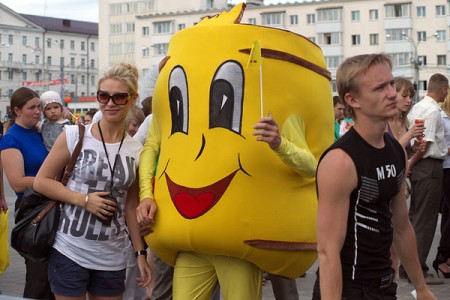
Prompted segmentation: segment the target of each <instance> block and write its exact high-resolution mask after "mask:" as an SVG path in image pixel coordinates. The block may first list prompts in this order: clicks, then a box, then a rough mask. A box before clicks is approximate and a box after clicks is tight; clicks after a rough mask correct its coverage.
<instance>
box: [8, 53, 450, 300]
mask: <svg viewBox="0 0 450 300" xmlns="http://www.w3.org/2000/svg"><path fill="white" fill-rule="evenodd" d="M336 83H337V87H338V92H339V95H336V96H335V97H334V99H333V105H334V112H335V126H334V139H335V142H334V143H333V144H332V145H330V148H329V149H327V150H326V151H325V152H324V154H323V155H322V157H321V159H320V161H319V162H317V173H316V185H317V198H318V213H317V239H318V243H317V251H318V256H319V270H318V271H317V274H318V276H317V282H316V284H315V288H314V295H312V297H313V299H341V298H342V299H395V297H396V296H395V295H396V287H397V285H396V281H397V278H398V276H399V277H400V278H404V279H407V280H409V281H410V282H411V283H412V284H413V285H414V287H415V289H416V291H417V299H436V298H435V296H434V295H433V294H432V293H431V292H430V290H429V288H428V287H427V285H430V284H442V283H443V282H444V281H443V280H442V279H441V278H440V276H441V275H443V277H445V278H450V159H449V156H448V153H449V150H450V95H449V93H448V91H449V81H448V79H447V77H446V76H444V75H442V74H434V75H433V76H431V78H430V80H429V82H428V90H427V95H426V96H425V97H424V98H423V99H421V100H420V101H419V102H417V103H414V101H413V99H414V96H415V93H416V91H415V90H414V86H413V84H412V83H411V82H410V81H409V80H407V79H405V78H394V77H393V75H392V62H391V60H390V58H389V57H388V56H386V55H384V54H370V55H359V56H354V57H350V58H348V59H346V60H345V61H344V62H343V63H342V64H341V65H340V66H339V68H338V71H337V74H336ZM97 101H98V104H99V110H98V111H96V110H91V111H89V112H88V113H86V115H85V116H84V117H83V119H82V120H81V119H79V120H76V121H75V122H72V121H69V120H68V119H66V118H65V117H64V104H63V102H62V101H61V97H60V95H58V94H57V93H56V92H52V91H48V92H45V93H43V94H42V95H40V96H39V95H38V94H36V93H35V92H34V91H33V90H31V89H29V88H25V87H21V88H19V89H17V90H16V91H15V92H14V93H13V94H12V97H11V103H10V106H11V116H12V120H11V124H8V126H7V128H6V130H5V134H4V135H3V137H2V138H1V140H0V151H1V161H0V162H1V168H0V171H1V172H3V171H4V172H5V174H6V177H7V179H8V182H9V184H10V186H11V187H12V189H13V190H14V192H15V194H16V197H17V200H16V201H15V209H17V207H19V205H20V202H21V199H22V196H23V193H24V191H25V189H27V188H34V189H35V190H36V191H38V192H40V193H42V194H45V195H46V196H48V197H50V198H52V199H58V200H59V201H60V202H61V209H62V217H61V220H60V226H59V229H58V232H57V235H56V238H55V243H54V246H53V248H54V249H53V251H52V253H51V255H50V258H49V260H48V262H45V263H36V262H33V261H30V260H28V259H25V265H26V282H25V287H24V293H23V296H24V297H25V298H33V299H55V297H56V299H85V298H86V295H88V297H89V298H90V299H94V300H95V299H122V297H123V298H125V299H147V298H150V297H151V299H172V294H173V293H174V292H173V286H172V284H173V285H176V286H177V291H176V295H175V298H176V299H183V294H184V293H185V292H186V291H185V290H183V289H192V284H196V281H192V284H191V285H188V284H186V277H183V276H180V273H178V275H174V269H173V267H172V266H170V265H168V264H166V263H165V262H164V261H162V260H161V259H160V258H159V257H157V256H154V255H152V253H151V251H147V250H151V249H148V248H147V246H146V245H145V242H144V240H143V236H144V235H145V234H148V233H149V227H148V226H149V225H151V224H152V223H153V222H154V218H155V217H156V216H155V213H156V211H157V205H156V202H155V199H153V198H154V195H153V190H152V188H153V187H152V185H151V182H152V181H151V178H152V176H153V175H154V172H155V168H156V165H157V160H158V153H159V147H160V142H161V141H160V136H159V135H158V129H157V128H155V124H154V123H153V122H152V113H151V103H152V97H148V98H145V99H144V100H142V101H141V105H140V106H141V107H142V108H139V106H138V103H139V94H138V72H137V69H136V67H135V66H133V65H131V64H126V63H122V64H119V65H116V66H113V67H112V68H110V69H109V70H108V71H107V72H105V74H104V75H103V77H102V78H101V79H100V80H99V83H98V91H97ZM330 102H331V99H330ZM330 105H331V104H330ZM71 118H72V117H71V116H70V118H69V119H71ZM76 122H82V123H84V126H86V134H85V136H84V138H83V148H82V151H81V154H80V157H79V159H78V161H77V165H76V169H77V172H75V173H74V174H75V175H74V176H72V177H71V178H70V180H69V182H68V184H67V186H63V185H62V184H61V183H60V182H59V181H58V180H55V178H56V179H57V178H58V175H59V174H60V173H61V170H62V169H63V168H64V166H65V165H66V164H67V162H68V161H69V159H70V156H71V153H72V152H73V150H74V147H75V144H76V143H77V141H78V126H74V125H72V124H73V123H76ZM330 130H331V128H330ZM254 136H255V139H256V140H257V141H260V142H264V143H266V144H267V145H268V147H270V149H272V150H273V151H274V152H275V153H277V151H279V149H280V147H281V145H282V144H283V143H286V137H284V136H283V134H282V133H280V131H279V128H278V124H277V122H276V121H275V120H274V119H273V118H272V116H270V115H269V116H267V117H263V118H261V119H260V120H259V122H258V123H257V124H256V125H255V126H254ZM146 141H147V142H146ZM291 150H292V151H291ZM283 151H286V152H289V151H291V152H289V153H292V152H295V151H296V150H295V149H289V151H288V150H286V149H285V150H283ZM279 155H280V156H283V155H284V157H283V159H284V160H286V157H285V156H286V155H285V154H283V153H281V154H279ZM302 155H303V156H304V157H302V159H297V160H295V159H292V160H291V161H289V159H287V162H286V164H288V165H289V167H291V168H292V169H293V170H294V171H296V170H297V169H308V170H309V169H311V170H310V171H311V172H312V173H314V172H315V171H316V163H315V162H312V163H311V164H307V165H305V161H308V160H311V159H312V160H314V158H313V157H312V158H311V155H310V153H308V152H307V151H303V152H302ZM300 162H301V164H300ZM140 163H141V168H139V166H140ZM144 164H145V166H144ZM336 170H339V176H336ZM0 175H2V174H0ZM142 176H144V177H145V178H146V180H145V181H146V185H145V187H144V188H145V191H148V193H143V194H141V195H139V190H140V186H139V182H140V181H139V178H140V177H142ZM2 178H3V176H1V178H0V211H6V210H7V209H8V206H7V204H6V201H5V197H4V189H3V181H2V180H1V179H2ZM147 179H148V180H147ZM407 187H409V188H407ZM141 188H142V186H141ZM407 197H410V205H409V208H408V206H407ZM0 213H1V212H0ZM439 213H441V215H442V217H441V228H440V231H441V239H440V241H439V247H438V249H437V256H436V257H435V259H434V261H433V263H432V268H433V269H434V270H435V273H436V276H437V277H435V276H434V275H433V274H431V272H429V270H430V267H429V266H428V265H427V263H426V261H427V259H428V255H429V252H430V248H431V246H432V241H433V237H434V235H435V231H436V229H437V228H436V227H437V222H438V216H439ZM124 253H126V255H123V254H124ZM105 258H107V259H105ZM203 259H205V256H202V255H196V256H195V257H194V254H193V253H192V252H180V254H179V258H178V259H177V261H179V260H182V262H183V263H184V264H185V265H188V264H190V263H192V261H194V260H196V261H201V260H203ZM233 263H234V262H233V259H232V258H225V259H224V260H223V261H222V262H221V264H233ZM246 268H247V271H246V273H245V274H246V276H247V277H248V278H246V279H245V280H244V278H240V279H239V280H240V281H242V282H243V283H245V284H247V285H248V286H249V287H248V289H247V290H246V291H244V290H242V291H240V293H245V294H246V295H247V297H249V299H250V298H251V299H258V298H260V297H261V282H262V270H259V269H258V268H255V266H251V264H249V265H248V266H246ZM269 276H270V278H271V280H272V281H273V282H272V283H273V285H274V292H275V297H276V299H279V300H281V299H287V300H291V299H293V300H294V299H298V298H299V296H298V292H297V290H296V284H295V280H292V279H286V278H282V277H278V276H276V275H272V274H270V275H269ZM180 281H185V282H184V283H183V284H180ZM180 286H182V288H180ZM250 286H252V287H254V288H253V289H252V288H250ZM211 287H214V290H215V292H214V293H213V294H212V295H208V299H209V296H210V298H211V299H219V297H220V296H219V293H220V285H219V284H218V283H217V282H211ZM208 288H209V287H208ZM229 289H230V287H227V290H226V293H229V294H230V295H232V294H233V293H230V291H229ZM383 297H384V298H383ZM205 299H206V298H205Z"/></svg>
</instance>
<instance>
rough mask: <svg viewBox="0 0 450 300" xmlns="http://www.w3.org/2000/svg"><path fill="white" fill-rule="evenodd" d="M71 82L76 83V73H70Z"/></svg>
mask: <svg viewBox="0 0 450 300" xmlns="http://www.w3.org/2000/svg"><path fill="white" fill-rule="evenodd" d="M70 84H75V74H70Z"/></svg>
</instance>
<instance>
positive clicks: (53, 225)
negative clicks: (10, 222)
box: [11, 125, 85, 262]
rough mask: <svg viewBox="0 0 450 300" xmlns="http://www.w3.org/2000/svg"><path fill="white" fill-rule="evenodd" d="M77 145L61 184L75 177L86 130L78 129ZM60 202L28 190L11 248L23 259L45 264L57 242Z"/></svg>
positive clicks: (15, 227) (20, 207)
mask: <svg viewBox="0 0 450 300" xmlns="http://www.w3.org/2000/svg"><path fill="white" fill-rule="evenodd" d="M78 128H79V139H78V143H77V145H76V147H75V149H74V151H73V153H72V156H71V157H70V160H69V163H68V164H67V166H66V168H65V171H64V173H63V176H62V178H61V182H62V184H63V185H66V184H67V182H68V181H69V178H70V177H71V176H72V171H73V168H74V167H75V163H76V161H77V158H78V155H79V154H80V151H81V147H82V146H83V137H84V130H85V127H84V126H83V125H78ZM57 204H59V202H58V201H54V200H51V199H49V198H48V197H46V196H44V195H41V194H39V193H38V192H36V191H35V190H34V189H33V188H27V189H26V190H25V192H24V194H23V197H22V201H21V203H20V206H19V208H18V210H17V212H16V217H15V223H16V224H15V226H14V228H13V230H12V232H11V247H13V248H14V249H15V250H16V251H17V252H19V254H20V255H22V256H23V257H25V258H27V259H29V260H31V261H33V262H45V261H46V260H47V259H48V257H49V256H50V251H51V250H52V247H53V242H54V241H55V236H56V232H57V230H58V226H59V219H60V215H61V208H60V206H59V205H57Z"/></svg>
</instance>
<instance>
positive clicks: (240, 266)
mask: <svg viewBox="0 0 450 300" xmlns="http://www.w3.org/2000/svg"><path fill="white" fill-rule="evenodd" d="M217 279H218V280H219V283H220V289H221V293H222V295H223V297H224V299H225V300H249V299H252V300H258V299H261V283H262V272H261V270H260V269H259V268H258V267H257V266H256V265H254V264H252V263H250V262H248V261H245V260H242V259H238V258H235V257H230V256H221V255H209V254H201V253H194V252H180V253H179V254H178V256H177V260H176V263H175V271H174V275H173V299H174V300H192V299H196V300H209V299H210V296H211V293H212V291H213V289H214V285H215V284H216V281H217Z"/></svg>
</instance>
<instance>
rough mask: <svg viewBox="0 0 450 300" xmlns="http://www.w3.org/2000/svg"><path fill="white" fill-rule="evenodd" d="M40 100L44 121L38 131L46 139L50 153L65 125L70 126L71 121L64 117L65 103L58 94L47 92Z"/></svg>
mask: <svg viewBox="0 0 450 300" xmlns="http://www.w3.org/2000/svg"><path fill="white" fill-rule="evenodd" d="M39 100H40V106H41V108H42V112H43V114H44V119H43V120H42V121H41V122H40V123H39V124H38V129H39V132H40V133H41V134H42V138H43V139H44V144H45V148H47V151H50V149H51V148H52V146H53V144H54V143H55V140H56V138H57V137H58V136H59V134H60V133H61V132H62V131H63V128H64V125H70V121H69V120H67V119H65V118H64V117H63V102H62V100H61V97H60V96H59V94H58V93H57V92H54V91H47V92H45V93H43V94H42V95H41V97H40V99H39Z"/></svg>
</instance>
